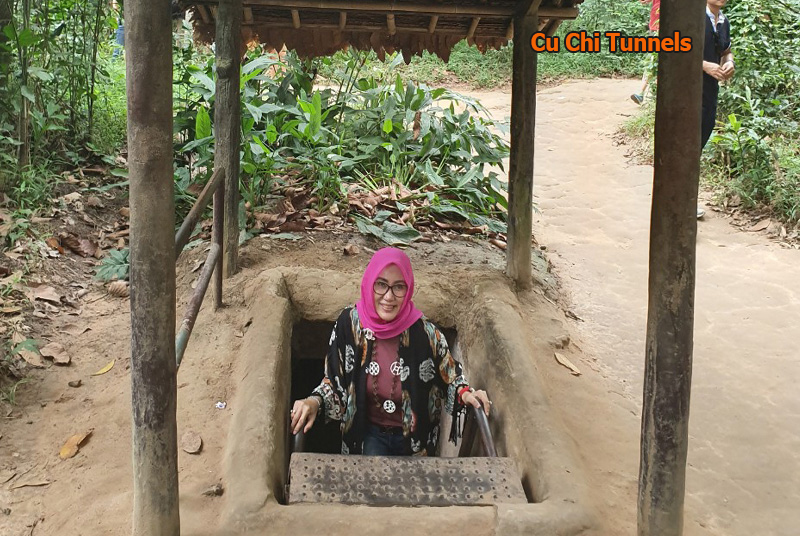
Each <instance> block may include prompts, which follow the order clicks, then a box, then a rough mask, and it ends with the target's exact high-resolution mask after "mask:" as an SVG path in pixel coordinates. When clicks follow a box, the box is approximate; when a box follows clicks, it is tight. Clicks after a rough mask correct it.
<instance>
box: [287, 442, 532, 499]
mask: <svg viewBox="0 0 800 536" xmlns="http://www.w3.org/2000/svg"><path fill="white" fill-rule="evenodd" d="M288 499H289V504H293V503H344V504H368V505H381V506H389V505H396V506H415V505H425V506H451V505H489V504H497V503H527V502H528V499H527V498H526V497H525V491H524V490H523V489H522V482H521V481H520V477H519V474H518V473H517V468H516V466H515V465H514V462H513V461H512V460H511V458H425V457H406V456H400V457H387V456H354V455H353V456H343V455H339V454H315V453H309V452H295V453H294V454H292V460H291V462H290V464H289V493H288Z"/></svg>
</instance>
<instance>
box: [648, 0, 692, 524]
mask: <svg viewBox="0 0 800 536" xmlns="http://www.w3.org/2000/svg"><path fill="white" fill-rule="evenodd" d="M704 19H705V15H704V14H703V5H702V3H698V2H694V1H693V0H670V1H668V2H665V3H662V4H661V29H660V31H661V35H662V36H672V35H673V33H674V32H676V31H677V32H680V34H681V35H682V36H688V37H691V38H692V43H693V44H694V46H693V47H692V50H691V51H690V52H681V53H663V52H662V53H660V54H659V65H658V95H657V97H656V124H655V157H654V161H655V165H654V180H653V209H652V216H651V227H650V278H649V285H648V291H649V300H648V312H647V340H646V349H645V351H646V355H645V374H644V401H643V407H642V437H641V458H640V466H639V501H638V502H639V504H638V507H639V510H638V533H639V535H640V536H680V535H681V534H682V533H683V501H684V492H685V484H686V452H687V448H688V440H689V436H688V431H689V395H690V391H691V380H692V344H693V335H694V334H693V330H694V286H695V241H696V238H697V219H696V210H697V188H698V179H699V175H700V150H701V149H700V108H701V93H702V91H701V85H702V74H701V64H702V61H701V60H702V52H703V45H702V44H703V31H704V30H703V28H704V26H703V25H704V24H705V20H704Z"/></svg>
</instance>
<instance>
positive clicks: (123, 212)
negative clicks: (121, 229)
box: [119, 207, 131, 218]
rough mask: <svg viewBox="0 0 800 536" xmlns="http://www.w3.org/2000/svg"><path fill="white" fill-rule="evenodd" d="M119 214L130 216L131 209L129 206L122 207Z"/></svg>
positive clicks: (125, 216) (124, 216)
mask: <svg viewBox="0 0 800 536" xmlns="http://www.w3.org/2000/svg"><path fill="white" fill-rule="evenodd" d="M119 215H120V216H122V217H123V218H130V217H131V209H129V208H128V207H122V208H121V209H119Z"/></svg>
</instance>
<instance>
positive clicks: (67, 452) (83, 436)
mask: <svg viewBox="0 0 800 536" xmlns="http://www.w3.org/2000/svg"><path fill="white" fill-rule="evenodd" d="M92 432H94V430H93V429H92V430H88V431H86V432H81V433H78V434H75V435H73V436H71V437H70V438H69V439H67V441H66V443H64V445H63V446H62V447H61V450H59V451H58V457H59V458H61V459H62V460H66V459H69V458H72V457H73V456H75V455H76V454H77V453H78V451H79V450H80V447H81V445H82V444H83V442H84V441H86V440H87V439H88V438H89V436H91V435H92Z"/></svg>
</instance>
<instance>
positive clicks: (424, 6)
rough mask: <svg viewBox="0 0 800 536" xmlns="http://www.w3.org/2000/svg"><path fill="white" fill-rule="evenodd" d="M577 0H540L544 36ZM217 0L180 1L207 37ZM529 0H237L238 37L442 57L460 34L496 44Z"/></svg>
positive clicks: (323, 50) (319, 49)
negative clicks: (239, 11) (240, 3)
mask: <svg viewBox="0 0 800 536" xmlns="http://www.w3.org/2000/svg"><path fill="white" fill-rule="evenodd" d="M582 1H583V0H541V4H540V7H539V27H540V29H541V30H542V31H544V32H545V33H547V34H548V35H552V33H553V32H554V31H555V30H556V28H557V27H558V25H559V23H560V22H561V20H564V19H573V18H575V17H576V16H577V14H578V10H577V5H578V4H579V3H581V2H582ZM217 3H218V2H215V1H212V0H185V1H184V2H182V5H183V6H184V7H186V8H188V9H190V10H192V12H193V16H192V19H193V23H194V28H195V36H196V38H197V39H198V40H200V41H202V42H205V43H211V42H213V41H214V38H215V31H216V26H215V15H216V11H217ZM530 5H531V0H331V1H320V0H244V3H243V13H242V36H243V38H244V42H246V43H252V42H258V43H260V44H261V45H263V46H265V47H267V48H273V49H276V50H280V49H282V48H283V46H284V45H285V46H286V48H288V49H294V50H296V51H297V52H298V53H299V54H300V55H301V56H326V55H329V54H332V53H334V52H336V51H337V50H341V49H344V48H347V47H348V46H352V47H355V48H358V49H361V50H367V49H372V50H374V51H375V52H376V53H377V54H378V56H379V57H383V56H384V54H386V53H391V52H394V51H397V50H401V51H403V53H404V56H405V58H406V59H407V60H408V59H410V58H411V56H412V55H420V54H422V52H423V51H425V50H427V51H429V52H433V53H435V54H437V55H438V56H440V57H441V58H442V59H444V60H447V58H448V57H449V56H450V51H451V50H452V48H453V46H454V45H455V44H456V43H457V42H459V41H461V40H462V39H467V40H468V41H469V42H470V43H471V44H475V45H477V46H478V48H480V49H481V50H485V49H487V48H500V47H501V46H502V45H504V44H506V43H507V42H508V40H509V39H510V38H511V37H512V36H513V27H512V17H513V15H514V14H515V13H519V12H524V11H526V10H527V9H528V7H529V6H530Z"/></svg>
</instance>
